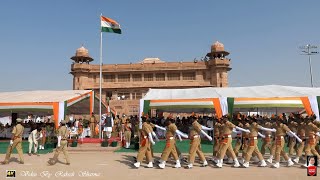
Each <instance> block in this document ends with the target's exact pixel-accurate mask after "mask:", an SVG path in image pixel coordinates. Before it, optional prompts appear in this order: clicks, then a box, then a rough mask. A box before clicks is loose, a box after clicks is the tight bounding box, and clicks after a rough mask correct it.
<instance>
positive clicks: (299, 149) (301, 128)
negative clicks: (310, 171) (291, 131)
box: [293, 115, 306, 164]
mask: <svg viewBox="0 0 320 180" xmlns="http://www.w3.org/2000/svg"><path fill="white" fill-rule="evenodd" d="M297 123H298V126H297V135H298V137H299V138H300V139H301V140H302V142H300V143H299V142H298V143H297V146H296V152H297V154H296V158H295V159H293V162H295V163H297V164H298V163H299V159H300V157H301V156H302V152H303V150H304V147H305V142H306V130H305V128H306V124H305V122H304V119H303V118H302V117H301V115H300V117H298V118H297Z"/></svg>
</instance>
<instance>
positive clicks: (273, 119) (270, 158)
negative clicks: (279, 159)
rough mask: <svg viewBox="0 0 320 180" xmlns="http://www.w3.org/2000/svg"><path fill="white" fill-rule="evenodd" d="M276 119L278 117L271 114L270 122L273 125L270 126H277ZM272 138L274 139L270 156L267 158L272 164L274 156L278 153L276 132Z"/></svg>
mask: <svg viewBox="0 0 320 180" xmlns="http://www.w3.org/2000/svg"><path fill="white" fill-rule="evenodd" d="M276 119H277V118H276V116H275V115H274V114H273V115H272V116H271V122H270V124H271V126H270V127H269V128H273V127H275V126H276ZM271 139H272V140H271V147H270V157H269V158H268V159H267V162H268V163H270V164H271V163H272V160H273V157H274V156H275V154H276V135H275V133H272V135H271Z"/></svg>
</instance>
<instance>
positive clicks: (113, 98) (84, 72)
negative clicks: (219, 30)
mask: <svg viewBox="0 0 320 180" xmlns="http://www.w3.org/2000/svg"><path fill="white" fill-rule="evenodd" d="M227 55H229V52H227V51H225V50H224V45H223V44H221V43H219V42H216V43H214V44H213V45H212V46H211V51H210V52H209V53H207V55H206V59H204V60H198V61H197V60H194V61H191V62H165V61H162V60H160V59H159V58H146V59H144V60H142V61H141V62H138V63H130V64H110V65H103V66H102V78H103V79H102V101H106V100H107V98H109V99H110V106H111V107H113V108H114V109H115V110H116V111H117V112H118V114H121V115H122V114H125V115H138V112H139V99H141V98H142V97H143V96H144V95H145V94H146V93H147V91H148V89H149V88H198V87H227V86H228V71H230V70H231V68H230V59H228V58H227V57H226V56H227ZM71 59H72V60H73V61H74V63H73V64H72V65H71V74H72V75H73V89H74V90H83V89H93V90H94V91H95V93H96V95H99V81H100V78H99V70H100V69H99V68H100V67H99V65H95V64H90V62H92V61H93V58H91V57H90V56H89V53H88V50H87V49H85V48H84V47H80V48H79V49H77V51H76V54H75V56H73V57H71Z"/></svg>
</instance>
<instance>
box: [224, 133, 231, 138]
mask: <svg viewBox="0 0 320 180" xmlns="http://www.w3.org/2000/svg"><path fill="white" fill-rule="evenodd" d="M223 137H224V138H230V137H232V136H231V135H230V134H224V135H223Z"/></svg>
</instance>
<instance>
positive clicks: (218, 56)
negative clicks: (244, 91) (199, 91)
mask: <svg viewBox="0 0 320 180" xmlns="http://www.w3.org/2000/svg"><path fill="white" fill-rule="evenodd" d="M229 54H230V53H229V52H228V51H225V50H224V45H223V44H222V43H220V42H219V41H216V42H215V43H214V44H213V45H212V46H211V51H210V52H209V53H207V55H206V57H208V58H209V60H208V64H207V65H208V66H210V68H209V69H210V74H211V75H210V76H211V82H210V83H211V85H213V86H215V87H227V86H228V71H230V70H231V68H230V67H229V66H230V59H228V58H226V56H228V55H229Z"/></svg>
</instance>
